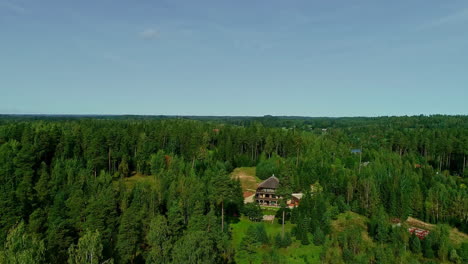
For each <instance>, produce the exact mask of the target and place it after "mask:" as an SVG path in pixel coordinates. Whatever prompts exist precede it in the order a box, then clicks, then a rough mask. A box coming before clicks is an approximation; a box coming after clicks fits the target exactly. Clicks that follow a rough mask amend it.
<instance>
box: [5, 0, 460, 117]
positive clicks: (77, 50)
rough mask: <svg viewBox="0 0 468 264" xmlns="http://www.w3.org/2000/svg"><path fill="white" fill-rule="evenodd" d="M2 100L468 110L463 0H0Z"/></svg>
mask: <svg viewBox="0 0 468 264" xmlns="http://www.w3.org/2000/svg"><path fill="white" fill-rule="evenodd" d="M0 113H41V114H172V115H264V114H271V115H304V116H357V115H359V116H378V115H414V114H434V113H441V114H468V1H466V0H450V1H441V0H434V1H431V0H415V1H413V0H394V1H376V0H368V1H350V0H346V1H324V0H316V1H312V0H304V1H294V0H288V1H286V0H265V1H255V0H245V1H244V0H237V1H223V0H213V1H204V0H196V1H195V0H187V1H182V0H152V1H150V0H138V1H135V0H132V1H131V0H127V1H120V0H93V1H88V0H80V1H76V0H55V1H50V0H41V1H38V0H0Z"/></svg>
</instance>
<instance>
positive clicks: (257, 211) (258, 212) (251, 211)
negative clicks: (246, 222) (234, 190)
mask: <svg viewBox="0 0 468 264" xmlns="http://www.w3.org/2000/svg"><path fill="white" fill-rule="evenodd" d="M243 213H244V215H245V216H247V217H248V218H249V219H250V221H255V222H258V221H261V220H262V219H263V213H262V209H261V208H260V205H258V204H257V203H248V204H246V205H245V206H244V208H243Z"/></svg>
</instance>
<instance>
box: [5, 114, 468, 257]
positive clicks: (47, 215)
mask: <svg viewBox="0 0 468 264" xmlns="http://www.w3.org/2000/svg"><path fill="white" fill-rule="evenodd" d="M352 150H354V151H352ZM239 167H256V173H257V177H259V178H260V179H266V178H267V177H269V176H271V175H272V174H275V175H277V177H278V178H279V179H280V184H281V193H282V194H284V197H287V196H288V195H290V194H291V193H296V192H303V193H304V194H305V196H304V198H303V199H302V200H301V203H300V205H299V207H297V208H295V209H292V210H291V209H287V208H281V209H280V210H279V211H278V212H279V215H281V213H282V212H283V211H285V217H286V221H287V224H288V227H291V230H290V232H287V234H286V235H284V234H283V235H282V236H278V237H272V238H270V237H268V235H266V234H265V229H264V225H260V224H259V223H255V221H256V220H258V219H254V218H252V219H251V220H252V221H251V222H252V228H248V229H247V231H246V236H244V237H243V238H242V241H241V242H240V245H241V246H239V247H237V246H233V243H231V242H232V240H233V237H235V234H233V229H232V228H230V226H231V225H234V224H235V223H236V222H239V218H240V217H244V216H247V215H249V216H250V215H252V214H255V213H258V210H259V209H258V208H255V206H254V208H252V206H251V205H249V206H245V205H244V202H243V194H242V189H241V184H240V182H239V181H237V180H234V179H232V177H230V173H231V172H232V171H233V170H234V169H235V168H239ZM311 185H313V186H314V187H315V192H312V191H311ZM467 185H468V116H413V117H378V118H364V117H362V118H360V117H356V118H302V117H273V116H265V117H164V116H158V117H151V116H80V117H77V116H0V188H1V189H0V214H1V215H0V245H1V247H0V263H236V262H242V261H244V260H248V259H249V256H250V255H255V254H259V253H258V251H257V249H258V248H261V247H265V245H271V248H276V249H279V248H287V247H288V246H289V245H291V242H292V241H299V242H300V243H301V244H303V245H307V244H314V245H316V246H317V248H320V252H319V253H318V254H319V256H318V259H320V261H321V262H322V263H463V262H465V263H466V262H467V261H468V241H467V240H466V239H465V238H466V236H462V239H453V237H452V235H451V234H452V233H451V232H452V231H453V228H456V229H458V230H459V231H460V232H464V233H468V188H467ZM318 186H320V191H319V192H317V191H316V190H317V189H318V188H317V187H318ZM408 217H412V218H416V219H419V220H421V221H425V222H427V223H430V224H434V228H433V229H432V230H431V232H430V234H429V235H428V236H427V237H426V238H424V239H419V238H417V237H416V236H414V235H410V234H409V233H408V230H407V228H406V227H405V226H403V227H399V226H392V220H394V219H400V220H401V221H405V220H406V219H407V218H408ZM242 219H243V218H242ZM353 219H354V220H353ZM357 219H359V221H361V222H359V221H358V220H357ZM249 221H250V220H249ZM242 223H243V222H242ZM340 223H341V224H340ZM343 223H345V224H343ZM337 230H338V231H337ZM360 233H365V234H364V235H363V236H362V237H361V236H359V235H356V234H360ZM239 254H240V255H243V256H246V257H245V258H242V261H239V258H238V257H237V256H238V255H239ZM249 262H252V263H287V262H288V261H287V260H285V259H283V258H282V256H281V255H279V254H274V252H270V253H268V254H265V255H264V256H259V257H258V258H252V259H251V260H250V261H249ZM247 263H248V262H247ZM304 263H307V260H304Z"/></svg>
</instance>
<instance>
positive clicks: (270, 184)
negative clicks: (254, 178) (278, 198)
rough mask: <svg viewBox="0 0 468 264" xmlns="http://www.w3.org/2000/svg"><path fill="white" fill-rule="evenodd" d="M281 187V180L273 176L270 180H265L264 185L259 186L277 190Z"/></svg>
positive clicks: (259, 186)
mask: <svg viewBox="0 0 468 264" xmlns="http://www.w3.org/2000/svg"><path fill="white" fill-rule="evenodd" d="M278 186H279V180H278V178H276V177H275V175H273V176H271V177H270V178H268V179H266V180H264V181H263V182H262V183H260V184H259V185H258V188H267V189H276V188H278Z"/></svg>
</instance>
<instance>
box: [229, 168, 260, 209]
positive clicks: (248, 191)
mask: <svg viewBox="0 0 468 264" xmlns="http://www.w3.org/2000/svg"><path fill="white" fill-rule="evenodd" d="M255 174H256V173H255V167H241V168H236V169H234V171H233V172H232V173H231V177H232V178H233V179H239V180H240V183H241V186H242V192H243V194H244V199H245V201H246V202H253V196H254V195H255V191H256V190H257V185H258V183H259V182H260V179H258V178H257V177H256V176H255Z"/></svg>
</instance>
